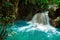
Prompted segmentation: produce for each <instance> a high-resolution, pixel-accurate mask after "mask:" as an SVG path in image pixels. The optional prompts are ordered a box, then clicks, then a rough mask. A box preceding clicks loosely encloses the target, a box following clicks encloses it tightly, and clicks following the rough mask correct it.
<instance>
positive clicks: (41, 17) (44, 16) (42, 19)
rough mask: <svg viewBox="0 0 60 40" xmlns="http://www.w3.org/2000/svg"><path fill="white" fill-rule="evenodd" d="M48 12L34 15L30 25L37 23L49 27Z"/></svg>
mask: <svg viewBox="0 0 60 40" xmlns="http://www.w3.org/2000/svg"><path fill="white" fill-rule="evenodd" d="M48 12H49V11H45V12H42V13H36V15H34V17H33V18H32V20H31V21H32V23H38V24H43V25H47V24H48V25H50V23H49V17H48Z"/></svg>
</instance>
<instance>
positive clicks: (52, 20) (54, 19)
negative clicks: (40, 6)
mask: <svg viewBox="0 0 60 40" xmlns="http://www.w3.org/2000/svg"><path fill="white" fill-rule="evenodd" d="M48 16H49V18H50V23H51V25H52V26H54V27H56V28H60V25H59V23H57V17H59V16H60V8H57V9H56V11H53V10H50V12H49V13H48Z"/></svg>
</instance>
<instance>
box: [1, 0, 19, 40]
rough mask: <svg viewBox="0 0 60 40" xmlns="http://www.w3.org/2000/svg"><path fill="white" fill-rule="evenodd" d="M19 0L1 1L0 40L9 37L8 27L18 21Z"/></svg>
mask: <svg viewBox="0 0 60 40" xmlns="http://www.w3.org/2000/svg"><path fill="white" fill-rule="evenodd" d="M18 2H19V0H0V40H5V38H6V36H7V35H8V30H7V25H9V26H11V25H12V23H13V22H14V20H15V19H16V15H17V11H18Z"/></svg>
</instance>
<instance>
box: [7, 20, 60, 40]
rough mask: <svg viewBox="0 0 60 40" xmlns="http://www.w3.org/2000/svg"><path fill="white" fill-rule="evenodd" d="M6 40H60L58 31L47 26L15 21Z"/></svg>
mask: <svg viewBox="0 0 60 40" xmlns="http://www.w3.org/2000/svg"><path fill="white" fill-rule="evenodd" d="M12 30H13V31H12V32H11V34H8V37H7V39H6V40H60V32H59V31H60V29H56V28H53V27H50V26H49V25H42V24H39V25H38V24H30V23H27V22H25V21H16V22H15V23H14V25H13V26H12Z"/></svg>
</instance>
